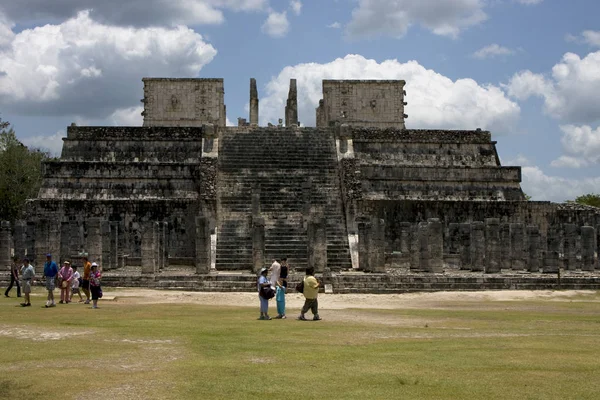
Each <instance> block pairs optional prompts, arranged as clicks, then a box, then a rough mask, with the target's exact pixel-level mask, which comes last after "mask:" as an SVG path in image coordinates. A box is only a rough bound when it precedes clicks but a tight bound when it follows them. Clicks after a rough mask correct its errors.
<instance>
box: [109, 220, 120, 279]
mask: <svg viewBox="0 0 600 400" xmlns="http://www.w3.org/2000/svg"><path fill="white" fill-rule="evenodd" d="M109 235H110V238H109V248H110V254H109V259H110V261H109V263H108V266H109V268H111V269H116V268H119V251H120V247H121V246H120V243H119V223H118V222H111V223H110V234H109Z"/></svg>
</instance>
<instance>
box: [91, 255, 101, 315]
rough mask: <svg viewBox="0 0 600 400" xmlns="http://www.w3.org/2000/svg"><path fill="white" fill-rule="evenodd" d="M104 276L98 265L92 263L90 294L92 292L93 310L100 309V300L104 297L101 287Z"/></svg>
mask: <svg viewBox="0 0 600 400" xmlns="http://www.w3.org/2000/svg"><path fill="white" fill-rule="evenodd" d="M101 277H102V275H101V274H100V271H99V270H98V264H96V263H95V262H93V263H92V270H91V271H90V292H92V308H98V299H99V298H101V297H102V288H101V287H100V278H101Z"/></svg>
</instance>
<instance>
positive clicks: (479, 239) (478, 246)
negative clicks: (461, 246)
mask: <svg viewBox="0 0 600 400" xmlns="http://www.w3.org/2000/svg"><path fill="white" fill-rule="evenodd" d="M471 228H472V231H471V270H472V271H483V270H484V257H485V234H484V225H483V222H479V221H478V222H473V224H472V227H471Z"/></svg>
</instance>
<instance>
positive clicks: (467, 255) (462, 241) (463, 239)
mask: <svg viewBox="0 0 600 400" xmlns="http://www.w3.org/2000/svg"><path fill="white" fill-rule="evenodd" d="M458 232H459V252H460V269H462V270H470V269H471V224H470V223H468V222H466V223H462V224H460V226H459V228H458Z"/></svg>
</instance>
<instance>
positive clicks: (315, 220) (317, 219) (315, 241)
mask: <svg viewBox="0 0 600 400" xmlns="http://www.w3.org/2000/svg"><path fill="white" fill-rule="evenodd" d="M325 227H326V221H325V216H324V215H323V214H322V213H317V214H316V215H314V216H312V217H311V219H310V220H309V221H308V232H307V233H308V266H309V267H313V268H314V269H315V272H323V271H324V270H325V267H327V232H326V228H325ZM369 245H370V242H369Z"/></svg>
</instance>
